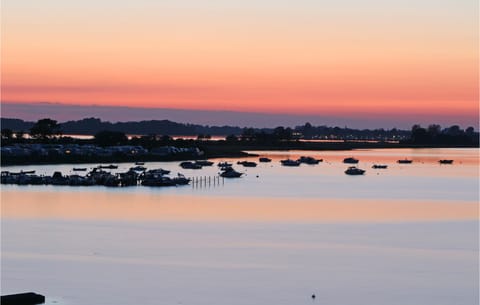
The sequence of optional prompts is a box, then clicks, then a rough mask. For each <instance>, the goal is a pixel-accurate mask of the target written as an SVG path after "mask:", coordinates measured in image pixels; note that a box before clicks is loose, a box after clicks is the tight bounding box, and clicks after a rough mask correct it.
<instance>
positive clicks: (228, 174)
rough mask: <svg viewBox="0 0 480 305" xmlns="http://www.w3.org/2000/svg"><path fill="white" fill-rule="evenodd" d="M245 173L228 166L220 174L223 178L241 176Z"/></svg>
mask: <svg viewBox="0 0 480 305" xmlns="http://www.w3.org/2000/svg"><path fill="white" fill-rule="evenodd" d="M242 175H243V173H239V172H237V171H236V170H234V169H233V168H231V167H230V168H228V169H227V170H224V171H223V172H222V173H221V174H220V176H221V177H223V178H240V177H241V176H242Z"/></svg>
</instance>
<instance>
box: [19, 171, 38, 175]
mask: <svg viewBox="0 0 480 305" xmlns="http://www.w3.org/2000/svg"><path fill="white" fill-rule="evenodd" d="M20 174H26V175H28V174H30V175H32V174H35V171H20Z"/></svg>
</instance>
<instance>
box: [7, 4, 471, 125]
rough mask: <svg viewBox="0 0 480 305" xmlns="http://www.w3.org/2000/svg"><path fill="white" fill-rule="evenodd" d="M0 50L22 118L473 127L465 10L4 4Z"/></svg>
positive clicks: (398, 6) (437, 7)
mask: <svg viewBox="0 0 480 305" xmlns="http://www.w3.org/2000/svg"><path fill="white" fill-rule="evenodd" d="M1 42H2V50H1V51H2V54H1V59H2V65H1V77H2V80H1V87H2V88H1V89H2V91H1V101H2V104H3V105H2V106H4V105H6V104H7V103H8V104H9V105H12V104H17V105H20V104H23V107H17V108H21V109H25V110H27V112H34V111H35V109H36V108H35V107H33V106H35V105H40V103H55V104H58V103H59V104H62V105H64V106H69V105H74V107H78V106H80V107H81V106H85V107H90V106H91V105H95V106H99V107H120V108H118V109H119V110H120V109H123V111H124V112H121V113H120V112H118V113H119V115H121V116H125V117H128V116H129V109H132V108H140V109H149V108H158V109H183V110H202V111H204V112H196V113H197V114H198V115H204V116H205V117H203V118H202V119H205V120H207V121H208V120H209V119H210V120H212V121H215V120H218V119H219V118H218V117H215V115H212V112H209V111H212V110H213V111H234V112H241V113H266V114H272V115H274V116H275V115H277V116H278V115H281V116H282V115H283V116H293V117H298V116H300V117H302V116H304V117H318V118H342V119H345V120H346V121H347V122H348V120H349V119H351V121H352V124H353V125H356V124H358V126H360V125H362V124H363V125H365V124H367V123H368V124H372V120H373V121H375V120H378V124H377V125H378V126H376V127H395V126H397V125H398V126H404V125H408V124H411V123H424V124H428V123H440V124H442V123H443V124H449V123H450V122H452V121H455V122H456V123H458V124H460V125H475V126H476V125H478V116H479V112H478V95H479V94H478V82H479V76H478V63H479V54H478V2H477V1H476V0H417V1H407V0H363V1H358V0H338V1H324V0H297V1H290V0H289V1H287V0H276V1H273V0H263V1H259V0H241V1H240V0H232V1H220V0H218V1H213V0H210V1H208V0H163V1H153V0H136V1H113V0H103V1H98V0H97V1H93V0H84V1H63V0H45V1H36V0H4V1H2V41H1ZM25 105H33V106H32V107H31V108H28V107H25ZM2 108H6V107H2ZM67 108H68V107H67ZM10 109H11V108H10ZM59 109H66V108H62V107H60V108H59ZM202 113H203V114H202ZM205 113H209V114H205ZM14 114H15V113H14ZM26 115H28V113H26V112H18V113H16V116H17V117H24V116H26ZM60 115H62V114H61V113H60ZM2 116H4V113H3V111H2ZM162 119H163V118H162ZM168 119H171V120H173V121H175V117H172V118H168ZM413 120H416V122H413ZM385 124H387V125H390V126H384V125H385ZM374 125H375V124H374Z"/></svg>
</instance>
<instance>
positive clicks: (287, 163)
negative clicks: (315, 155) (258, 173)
mask: <svg viewBox="0 0 480 305" xmlns="http://www.w3.org/2000/svg"><path fill="white" fill-rule="evenodd" d="M280 163H282V165H283V166H300V162H298V161H296V160H292V159H286V160H280Z"/></svg>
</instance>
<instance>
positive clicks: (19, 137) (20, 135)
mask: <svg viewBox="0 0 480 305" xmlns="http://www.w3.org/2000/svg"><path fill="white" fill-rule="evenodd" d="M24 138H25V131H23V130H20V131H17V132H16V133H15V139H17V140H23V139H24Z"/></svg>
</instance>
